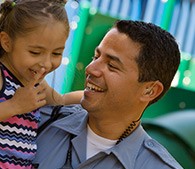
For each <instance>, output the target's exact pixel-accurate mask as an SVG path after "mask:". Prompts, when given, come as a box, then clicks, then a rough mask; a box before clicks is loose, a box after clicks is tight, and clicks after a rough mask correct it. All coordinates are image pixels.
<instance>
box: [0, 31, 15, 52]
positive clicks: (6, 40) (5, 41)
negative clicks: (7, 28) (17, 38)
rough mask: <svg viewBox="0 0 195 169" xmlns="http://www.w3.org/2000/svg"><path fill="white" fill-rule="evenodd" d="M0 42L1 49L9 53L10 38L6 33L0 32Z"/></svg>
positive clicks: (10, 47)
mask: <svg viewBox="0 0 195 169" xmlns="http://www.w3.org/2000/svg"><path fill="white" fill-rule="evenodd" d="M0 42H1V46H2V48H3V49H4V50H5V51H6V52H10V51H11V49H12V45H11V38H10V37H9V35H8V34H7V33H6V32H1V33H0Z"/></svg>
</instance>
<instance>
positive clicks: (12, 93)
mask: <svg viewBox="0 0 195 169" xmlns="http://www.w3.org/2000/svg"><path fill="white" fill-rule="evenodd" d="M15 92H16V91H14V90H7V89H5V94H6V96H10V95H11V96H13V95H14V93H15Z"/></svg>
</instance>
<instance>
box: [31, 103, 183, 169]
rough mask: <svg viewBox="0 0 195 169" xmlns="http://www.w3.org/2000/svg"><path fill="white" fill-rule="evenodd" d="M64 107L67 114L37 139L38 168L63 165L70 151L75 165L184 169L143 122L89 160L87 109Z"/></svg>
mask: <svg viewBox="0 0 195 169" xmlns="http://www.w3.org/2000/svg"><path fill="white" fill-rule="evenodd" d="M61 111H62V112H63V113H64V114H66V115H67V116H66V117H64V118H62V119H59V120H57V121H55V122H54V123H53V124H52V125H50V126H49V127H47V128H46V129H45V130H44V131H43V132H42V133H41V134H40V135H39V137H38V139H37V145H38V151H37V155H36V158H35V160H34V163H38V164H39V169H59V168H61V167H62V166H63V165H64V164H65V163H68V162H66V160H67V159H68V158H67V154H68V151H71V153H70V156H71V158H70V159H71V167H72V168H74V169H92V168H93V169H104V168H105V169H182V167H181V166H180V165H179V164H178V163H177V162H176V161H175V160H174V158H173V157H172V156H171V155H170V154H169V153H168V152H167V150H166V149H165V148H164V147H163V146H162V145H160V144H159V143H158V142H157V141H155V140H154V139H152V138H150V136H149V135H148V134H147V133H146V132H145V131H144V129H143V128H142V126H141V125H140V126H138V127H137V129H136V130H134V132H133V133H131V135H130V136H128V137H127V138H125V139H124V140H123V141H121V142H120V143H119V144H117V145H115V146H114V147H112V148H110V149H108V150H106V151H102V152H100V153H98V154H96V155H95V156H93V157H91V158H89V159H87V160H86V143H87V140H86V137H87V120H88V115H87V112H86V111H85V110H84V109H82V108H81V106H80V105H76V106H66V107H63V108H62V110H61ZM45 112H47V109H46V111H45ZM48 112H49V111H48ZM71 138H72V141H70V139H71ZM70 147H71V148H70ZM71 167H68V168H71Z"/></svg>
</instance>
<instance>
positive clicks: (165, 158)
mask: <svg viewBox="0 0 195 169" xmlns="http://www.w3.org/2000/svg"><path fill="white" fill-rule="evenodd" d="M144 147H145V149H147V150H148V151H149V152H150V154H152V155H154V156H156V157H157V158H158V159H159V160H160V161H162V162H163V163H165V164H166V165H167V166H168V167H167V168H173V169H183V168H182V166H181V165H180V164H179V163H178V162H177V161H176V160H175V159H174V158H173V156H172V155H171V154H170V153H169V152H168V151H167V150H166V148H165V147H163V146H162V145H161V144H160V143H158V142H157V141H156V140H154V139H147V140H145V141H144Z"/></svg>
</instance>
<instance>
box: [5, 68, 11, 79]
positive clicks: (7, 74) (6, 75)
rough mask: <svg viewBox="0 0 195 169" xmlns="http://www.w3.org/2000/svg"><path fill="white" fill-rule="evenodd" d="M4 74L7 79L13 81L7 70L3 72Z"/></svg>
mask: <svg viewBox="0 0 195 169" xmlns="http://www.w3.org/2000/svg"><path fill="white" fill-rule="evenodd" d="M3 73H4V75H5V77H9V78H10V79H13V78H12V77H11V76H10V75H9V73H8V72H7V71H6V70H3Z"/></svg>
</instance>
